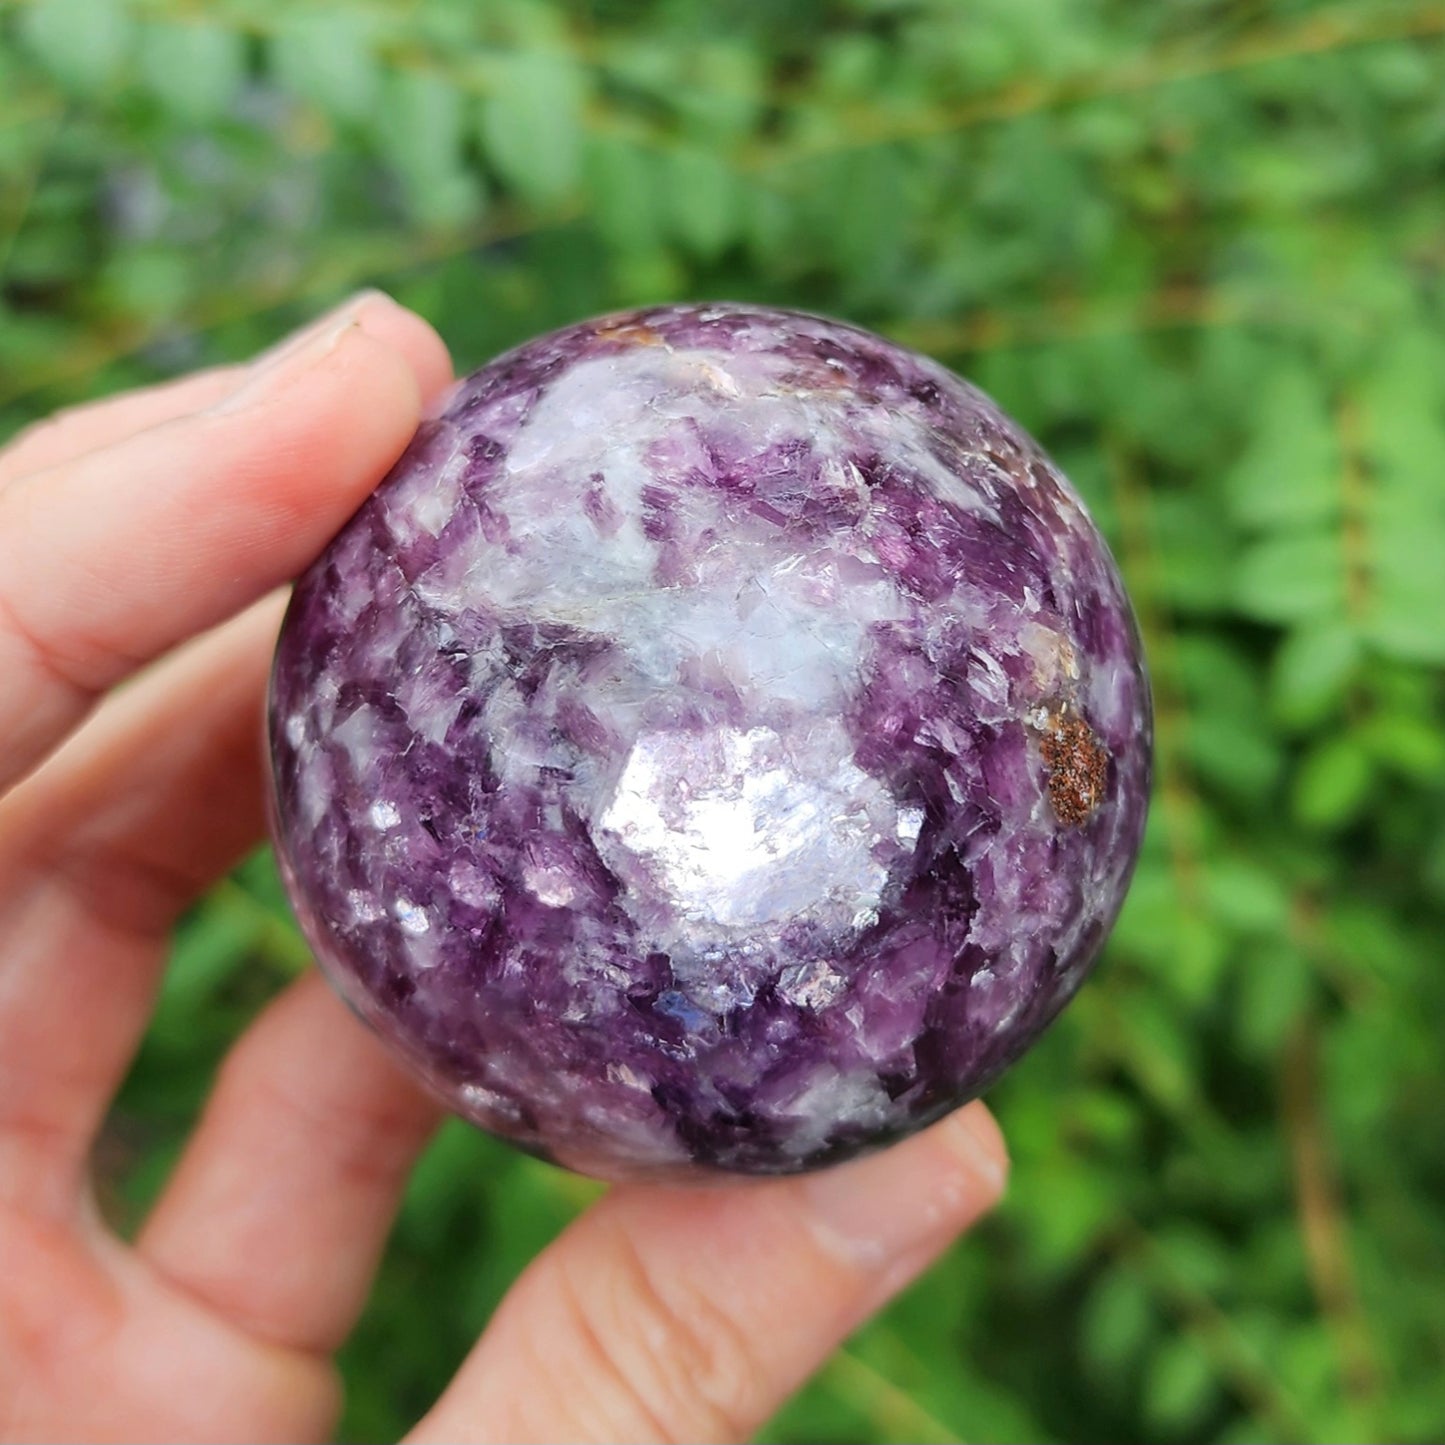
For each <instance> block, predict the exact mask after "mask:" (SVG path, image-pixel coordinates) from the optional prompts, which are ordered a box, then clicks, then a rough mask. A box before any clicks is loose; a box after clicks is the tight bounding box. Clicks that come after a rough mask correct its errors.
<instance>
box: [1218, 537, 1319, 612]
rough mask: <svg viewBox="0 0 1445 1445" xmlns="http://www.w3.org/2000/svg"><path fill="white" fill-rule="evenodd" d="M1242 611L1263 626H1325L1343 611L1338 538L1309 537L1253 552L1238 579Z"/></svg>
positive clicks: (1268, 542) (1260, 545)
mask: <svg viewBox="0 0 1445 1445" xmlns="http://www.w3.org/2000/svg"><path fill="white" fill-rule="evenodd" d="M1235 598H1236V600H1237V602H1238V605H1239V608H1240V610H1241V611H1242V612H1243V613H1244V614H1245V615H1246V616H1249V617H1255V618H1258V619H1259V620H1260V621H1262V622H1320V621H1322V620H1326V619H1332V618H1336V617H1338V616H1339V615H1340V614H1341V613H1342V612H1343V610H1344V564H1343V558H1342V556H1341V551H1340V540H1339V537H1338V536H1337V535H1336V534H1335V533H1333V532H1306V533H1303V534H1301V535H1293V534H1287V535H1283V536H1279V537H1269V538H1267V539H1265V540H1263V541H1260V542H1256V543H1254V544H1253V545H1252V546H1250V547H1249V548H1248V549H1247V550H1246V551H1245V553H1244V555H1243V556H1242V557H1241V559H1240V562H1239V570H1238V573H1237V574H1236V577H1235Z"/></svg>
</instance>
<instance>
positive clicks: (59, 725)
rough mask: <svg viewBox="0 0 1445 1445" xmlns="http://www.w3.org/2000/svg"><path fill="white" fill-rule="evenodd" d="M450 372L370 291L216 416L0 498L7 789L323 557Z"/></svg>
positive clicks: (177, 421) (87, 460)
mask: <svg viewBox="0 0 1445 1445" xmlns="http://www.w3.org/2000/svg"><path fill="white" fill-rule="evenodd" d="M448 375H449V371H448V363H447V362H446V359H445V353H444V352H443V351H442V350H441V343H440V342H439V341H438V340H437V339H436V337H435V334H434V333H433V332H432V331H431V329H430V328H429V327H428V326H427V325H426V323H425V322H423V321H421V320H420V319H419V318H417V317H414V316H412V315H411V313H409V312H406V311H403V310H402V309H401V308H400V307H398V306H396V304H395V303H394V302H391V301H389V300H387V299H386V298H385V297H383V296H380V295H379V294H376V293H372V294H370V295H367V296H365V297H363V298H362V299H361V300H360V301H359V302H358V303H357V304H356V305H354V306H353V307H352V308H350V310H349V312H348V313H347V314H345V315H344V316H342V317H340V318H333V320H332V323H331V324H330V325H328V326H324V327H323V328H322V329H321V330H320V331H319V332H312V333H308V334H306V335H305V336H303V337H302V338H300V339H299V340H298V342H297V343H296V344H295V345H293V346H291V347H288V348H286V349H284V350H283V351H282V352H281V353H279V354H278V355H274V356H272V357H271V358H269V360H268V363H267V364H265V365H263V366H261V367H260V368H259V369H256V370H254V371H251V372H249V373H248V375H247V378H246V380H245V381H244V383H243V384H242V386H241V387H240V389H239V390H237V391H235V392H233V393H231V394H230V395H228V396H227V397H226V398H225V399H224V400H222V401H221V402H219V403H217V404H216V405H214V406H212V407H210V408H208V409H205V410H202V411H198V412H192V413H189V414H187V415H184V416H182V417H178V418H173V419H171V420H169V421H164V422H161V423H160V424H158V425H155V426H152V427H150V428H149V429H148V430H144V431H141V432H138V433H136V434H134V435H131V436H128V437H125V438H123V439H122V440H120V441H117V442H115V443H114V444H112V445H110V446H105V447H102V448H101V449H100V450H98V451H90V452H86V453H85V454H84V455H81V456H79V457H76V458H73V459H72V460H70V461H67V462H63V463H61V464H59V465H56V466H52V467H50V468H48V469H46V470H43V471H39V472H32V473H30V474H29V475H27V476H25V477H22V478H20V479H19V480H17V481H14V482H12V483H11V484H10V485H9V486H7V487H6V488H4V490H0V677H3V678H4V679H5V680H6V685H5V688H4V692H3V695H0V788H3V787H4V786H5V784H6V783H7V782H9V781H11V780H13V779H14V778H15V777H17V776H19V775H20V774H21V773H22V772H23V771H24V770H25V769H26V768H27V767H29V766H30V765H31V764H32V763H33V762H34V761H35V760H36V759H37V758H38V757H40V756H41V755H42V754H43V752H44V751H45V750H46V749H47V748H48V747H49V746H51V745H53V743H54V742H55V741H56V740H57V739H58V738H59V737H60V736H61V735H62V734H63V733H64V732H65V731H66V730H67V729H68V728H69V727H70V726H72V725H73V724H74V722H75V721H76V720H77V718H78V717H79V716H80V715H81V714H82V713H83V712H84V711H85V709H86V708H87V707H88V706H89V704H90V703H91V701H92V700H93V699H94V697H95V696H96V694H97V693H98V692H100V691H101V690H103V689H104V688H106V687H109V686H110V685H111V684H112V683H114V682H115V681H117V680H118V679H119V678H120V677H122V676H124V675H125V674H126V673H127V672H129V671H131V670H133V669H134V668H135V666H136V665H137V664H138V663H140V662H141V661H144V660H146V659H149V658H151V657H154V656H155V655H156V654H158V653H160V652H162V651H164V650H165V649H166V648H168V647H170V646H172V645H173V644H174V643H176V642H177V641H179V640H181V639H182V638H185V637H187V636H190V635H191V634H193V633H195V632H198V631H200V630H202V629H204V628H206V627H209V626H212V625H213V624H215V623H216V622H218V621H219V620H221V619H222V618H224V617H227V616H229V615H230V614H231V613H233V612H235V611H237V610H238V609H239V608H241V607H243V606H245V605H246V604H247V603H248V602H250V601H252V600H254V599H255V598H256V597H258V596H260V595H262V594H263V593H265V592H266V591H268V590H270V589H271V588H272V587H274V586H275V585H277V584H278V583H280V582H282V581H284V580H286V579H288V578H289V577H291V576H293V575H295V573H297V572H298V571H300V570H301V568H302V567H304V566H305V565H306V564H307V563H308V562H310V561H311V559H312V558H313V557H314V556H315V555H316V554H317V553H318V552H319V551H320V550H321V548H322V547H323V545H324V544H325V543H326V541H327V540H328V539H329V538H330V537H331V536H332V534H333V533H335V532H336V531H337V529H338V528H339V527H340V526H341V524H342V523H343V522H344V521H345V520H346V518H347V517H348V516H349V515H350V514H351V513H352V512H353V511H354V510H355V508H356V507H357V505H358V504H359V503H360V502H361V500H362V499H363V498H364V497H365V496H366V494H367V493H368V492H369V491H370V490H371V489H372V488H373V487H374V486H375V484H376V483H377V482H378V481H379V480H380V479H381V477H382V476H383V475H384V473H385V472H386V470H387V468H388V467H389V466H390V465H391V463H392V462H393V461H395V460H396V458H397V456H398V455H399V454H400V453H401V451H402V449H403V448H404V447H405V445H406V443H407V441H408V440H409V439H410V437H411V435H412V433H413V431H414V430H415V428H416V425H417V423H418V421H419V419H420V417H421V411H422V406H423V400H424V397H425V395H426V394H427V393H429V392H434V391H435V390H437V389H438V388H439V387H440V386H441V385H443V384H444V383H445V380H446V377H447V376H448Z"/></svg>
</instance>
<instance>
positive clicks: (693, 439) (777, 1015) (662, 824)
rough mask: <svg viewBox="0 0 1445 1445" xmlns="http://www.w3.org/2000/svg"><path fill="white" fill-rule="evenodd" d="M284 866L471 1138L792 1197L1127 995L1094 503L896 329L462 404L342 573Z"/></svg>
mask: <svg viewBox="0 0 1445 1445" xmlns="http://www.w3.org/2000/svg"><path fill="white" fill-rule="evenodd" d="M271 742H272V748H273V755H274V775H275V798H274V803H275V821H276V836H277V841H278V844H279V848H278V852H279V855H280V859H281V864H282V869H283V873H284V875H285V877H286V880H287V884H288V887H289V890H290V894H291V898H292V901H293V903H294V905H295V908H296V911H297V914H298V916H299V918H300V921H301V924H302V927H303V929H304V931H305V933H306V935H307V937H308V939H309V941H310V943H311V944H312V946H313V947H314V948H315V950H316V954H317V956H318V958H319V959H320V961H321V963H322V965H323V967H324V968H325V970H326V972H327V973H328V974H329V976H330V977H331V979H332V981H333V982H334V983H335V984H336V986H337V987H338V988H339V989H340V991H341V993H342V994H343V995H344V996H345V997H346V999H347V1000H348V1001H349V1002H350V1003H351V1004H352V1005H353V1006H354V1008H355V1009H356V1010H357V1011H358V1012H359V1013H360V1014H361V1015H362V1016H363V1017H364V1018H365V1019H367V1020H368V1021H369V1022H370V1023H371V1024H372V1025H373V1026H374V1027H375V1028H376V1029H377V1030H378V1031H379V1033H380V1034H381V1035H382V1036H383V1037H384V1038H385V1039H387V1040H388V1041H389V1042H390V1043H392V1044H393V1045H394V1046H395V1047H396V1048H397V1049H399V1050H400V1051H401V1052H402V1053H403V1054H404V1055H405V1056H406V1057H407V1058H408V1059H409V1060H410V1061H411V1062H412V1064H413V1065H414V1067H415V1068H416V1069H417V1070H418V1071H419V1072H420V1074H421V1075H422V1076H423V1077H424V1078H425V1079H426V1080H427V1081H428V1082H429V1083H430V1084H431V1085H432V1087H433V1088H434V1089H436V1090H437V1091H438V1092H439V1093H440V1094H441V1095H442V1096H443V1097H444V1098H445V1099H446V1100H447V1101H448V1102H449V1103H450V1104H451V1105H452V1107H453V1108H455V1109H456V1110H457V1111H458V1112H459V1113H461V1114H463V1115H464V1116H466V1117H467V1118H469V1119H471V1120H473V1121H474V1122H476V1123H477V1124H479V1125H481V1126H482V1127H483V1128H485V1129H489V1130H492V1131H493V1132H495V1133H497V1134H501V1135H504V1136H506V1137H507V1138H509V1139H511V1140H513V1141H515V1142H516V1143H517V1144H519V1145H521V1146H522V1147H523V1148H525V1149H529V1150H532V1151H534V1152H536V1153H538V1154H542V1155H545V1156H547V1157H549V1158H552V1159H555V1160H557V1161H558V1162H560V1163H563V1164H567V1165H570V1166H572V1167H574V1168H577V1169H580V1170H584V1171H586V1172H590V1173H594V1174H598V1175H602V1176H607V1177H625V1176H639V1175H668V1174H676V1173H680V1172H685V1171H689V1170H697V1169H715V1170H728V1171H742V1172H749V1173H782V1172H791V1171H795V1170H800V1169H805V1168H809V1167H812V1166H816V1165H820V1164H824V1163H828V1162H831V1161H835V1160H839V1159H843V1158H846V1157H848V1156H849V1155H852V1154H855V1153H858V1152H860V1151H862V1150H864V1149H868V1148H872V1147H876V1146H878V1145H880V1144H883V1143H886V1142H888V1141H889V1140H892V1139H896V1138H898V1137H900V1136H902V1135H904V1134H907V1133H910V1132H911V1131H913V1130H915V1129H918V1128H920V1127H922V1126H923V1125H925V1124H927V1123H929V1122H930V1121H931V1120H933V1119H936V1118H937V1117H939V1116H940V1115H941V1114H943V1113H945V1112H946V1111H948V1110H949V1109H951V1108H953V1107H955V1106H956V1105H958V1104H960V1103H962V1102H964V1101H965V1100H967V1099H969V1098H971V1097H972V1096H974V1095H975V1094H977V1093H978V1092H979V1091H980V1090H981V1089H982V1088H984V1086H985V1085H987V1084H988V1083H989V1082H990V1081H991V1080H992V1079H994V1078H995V1077H996V1076H997V1075H998V1074H999V1073H1000V1071H1001V1070H1003V1069H1004V1068H1005V1067H1006V1066H1007V1065H1008V1064H1009V1063H1010V1062H1011V1061H1013V1060H1014V1059H1016V1058H1017V1057H1018V1056H1019V1054H1020V1053H1021V1052H1022V1051H1023V1050H1024V1049H1025V1048H1026V1047H1027V1046H1028V1044H1029V1043H1030V1042H1031V1041H1032V1040H1033V1039H1034V1038H1035V1037H1036V1036H1037V1035H1038V1034H1039V1032H1040V1031H1041V1030H1042V1029H1043V1028H1044V1026H1045V1025H1046V1024H1047V1023H1048V1022H1049V1021H1050V1020H1051V1019H1052V1018H1053V1017H1054V1015H1055V1014H1056V1013H1057V1012H1058V1011H1059V1009H1060V1008H1061V1007H1062V1006H1063V1004H1064V1003H1065V1002H1066V1001H1067V999H1068V998H1069V997H1070V996H1071V995H1072V994H1073V992H1074V991H1075V989H1076V988H1077V987H1078V986H1079V984H1080V983H1081V982H1082V980H1083V979H1084V977H1085V975H1086V974H1087V973H1088V971H1089V969H1090V967H1091V965H1092V964H1093V962H1094V959H1095V957H1096V955H1097V954H1098V951H1099V948H1100V945H1101V943H1102V942H1103V940H1104V937H1105V934H1106V933H1107V931H1108V929H1109V927H1110V925H1111V923H1112V921H1113V919H1114V916H1115V914H1116V912H1117V911H1118V908H1119V905H1120V903H1121V901H1122V898H1123V894H1124V890H1125V887H1126V886H1127V882H1128V878H1129V874H1130V871H1131V868H1132V866H1133V861H1134V857H1135V853H1136V851H1137V849H1138V846H1139V839H1140V833H1141V830H1142V827H1143V822H1144V813H1145V801H1146V795H1147V791H1148V778H1149V766H1150V714H1149V699H1148V688H1147V684H1146V681H1145V676H1144V673H1143V670H1142V666H1141V662H1140V656H1139V650H1138V642H1137V637H1136V632H1135V629H1134V625H1133V621H1132V618H1131V615H1130V611H1129V605H1128V602H1127V600H1126V598H1125V595H1124V591H1123V588H1122V586H1121V584H1120V580H1119V577H1118V574H1117V572H1116V570H1115V567H1114V564H1113V562H1112V560H1111V559H1110V557H1109V554H1108V551H1107V549H1106V548H1105V546H1104V544H1103V542H1102V541H1101V540H1100V537H1099V535H1098V533H1097V532H1096V530H1095V528H1094V526H1093V523H1092V522H1091V521H1090V519H1089V517H1088V516H1087V514H1086V513H1085V511H1084V508H1083V507H1082V505H1081V504H1080V502H1079V499H1078V497H1077V496H1076V495H1075V493H1074V492H1073V491H1072V489H1071V488H1070V487H1069V485H1068V483H1067V482H1066V481H1065V480H1064V479H1063V478H1062V477H1061V476H1060V474H1059V473H1058V472H1057V471H1056V470H1055V468H1054V467H1053V465H1052V464H1051V463H1050V462H1049V460H1048V458H1047V457H1045V456H1044V455H1043V454H1042V452H1041V451H1040V450H1039V448H1038V447H1037V445H1035V443H1034V442H1032V441H1031V440H1030V439H1029V437H1028V436H1027V435H1025V434H1024V433H1023V432H1022V431H1021V430H1020V429H1019V427H1018V426H1016V425H1015V424H1014V423H1013V422H1011V421H1010V420H1009V419H1008V418H1007V417H1006V416H1004V415H1003V414H1002V413H1001V412H1000V411H999V409H998V407H997V406H995V405H994V404H993V402H991V401H990V400H989V399H988V398H987V397H985V396H984V395H983V394H981V393H980V392H979V391H977V390H976V389H974V388H973V387H971V386H969V385H968V384H967V383H965V382H963V381H961V380H959V378H958V377H956V376H954V375H953V374H952V373H950V372H948V371H947V370H945V369H944V368H942V367H941V366H938V365H936V364H935V363H933V362H931V361H929V360H927V359H925V358H923V357H921V356H917V355H914V354H912V353H910V352H907V351H904V350H901V349H900V348H898V347H896V346H893V345H891V344H889V343H888V342H886V341H884V340H882V339H881V338H879V337H877V336H874V335H871V334H869V333H867V332H864V331H860V330H857V329H855V328H853V327H851V326H846V325H842V324H840V323H838V322H834V321H828V320H823V319H820V318H818V317H813V316H805V315H800V314H797V313H794V312H787V311H776V310H768V309H763V308H758V307H750V306H737V305H705V306H669V307H659V308H654V309H650V310H644V311H637V312H633V313H629V314H627V315H621V316H611V317H607V318H604V319H602V320H598V321H591V322H587V323H584V324H581V325H577V326H572V327H569V328H567V329H565V330H563V331H558V332H555V333H553V334H551V335H548V336H544V337H542V338H540V339H539V340H536V341H533V342H530V343H529V344H527V345H525V346H523V347H521V348H520V349H518V350H516V351H513V352H510V353H509V354H507V355H506V356H503V357H501V358H499V359H498V360H496V361H494V362H492V363H491V364H490V365H489V366H486V367H484V368H483V369H482V370H480V371H478V372H477V373H475V374H474V375H473V376H471V377H470V378H468V379H467V380H466V381H464V382H463V383H461V384H460V386H459V387H458V388H457V390H456V391H455V393H454V394H453V395H452V396H451V398H450V401H449V403H448V404H447V405H446V407H445V410H444V411H443V412H442V413H441V415H440V416H439V417H437V418H436V419H435V420H432V421H428V422H427V423H426V424H424V425H423V427H422V429H421V431H420V432H419V434H418V435H417V437H416V440H415V441H414V443H413V444H412V446H411V448H410V449H409V450H408V452H407V453H406V455H405V456H404V457H403V458H402V460H401V461H400V462H399V463H398V464H397V466H396V467H395V469H394V470H393V471H392V473H391V474H390V476H389V477H388V478H387V480H386V481H385V482H384V483H383V484H382V486H381V487H380V489H379V490H378V491H377V492H376V493H375V495H374V496H372V497H371V498H370V500H369V501H368V502H367V503H366V504H365V505H364V506H363V507H362V509H361V511H360V512H359V513H358V514H357V516H356V517H355V518H354V520H353V521H352V522H351V523H350V524H349V525H348V526H347V527H346V529H345V530H344V531H343V532H342V533H341V535H340V536H339V537H338V538H337V539H336V541H335V542H334V543H333V544H332V546H331V547H330V548H329V550H328V551H327V552H326V553H325V555H324V556H323V557H322V558H321V559H320V560H319V561H318V562H317V563H316V564H315V565H314V566H313V567H312V568H311V569H310V571H309V572H308V573H307V574H306V575H305V577H303V578H302V580H301V582H300V585H299V587H298V589H297V591H296V595H295V600H294V602H293V604H292V607H291V611H290V614H289V616H288V618H287V621H286V624H285V628H284V630H283V633H282V637H281V641H280V646H279V651H278V654H277V660H276V668H275V675H274V678H273V685H272V700H271Z"/></svg>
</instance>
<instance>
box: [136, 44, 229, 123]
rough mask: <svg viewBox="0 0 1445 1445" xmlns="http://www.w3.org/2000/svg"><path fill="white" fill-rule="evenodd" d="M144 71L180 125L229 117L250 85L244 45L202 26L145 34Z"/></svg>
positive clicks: (141, 61) (144, 75)
mask: <svg viewBox="0 0 1445 1445" xmlns="http://www.w3.org/2000/svg"><path fill="white" fill-rule="evenodd" d="M140 70H141V74H142V76H143V77H144V79H145V81H146V84H147V85H148V86H149V87H150V89H151V90H152V91H153V92H154V93H155V95H156V96H157V98H158V99H159V100H160V101H161V103H162V104H163V105H165V106H166V107H167V109H169V110H170V111H171V112H172V113H173V114H175V115H176V116H177V117H178V118H179V119H181V120H184V121H189V122H192V123H195V122H197V121H204V120H210V119H212V118H214V117H216V116H221V115H225V114H226V112H227V111H228V110H229V109H230V106H231V102H232V101H233V100H234V99H235V96H236V92H237V90H238V89H239V88H240V85H241V82H242V80H244V79H245V74H246V53H245V48H244V43H243V41H242V37H241V36H240V34H238V33H237V32H236V31H234V30H231V29H228V28H227V27H225V26H222V25H213V24H210V23H208V22H206V21H203V20H188V21H184V22H172V23H162V24H156V25H148V26H146V27H145V28H144V29H143V30H142V31H141V44H140Z"/></svg>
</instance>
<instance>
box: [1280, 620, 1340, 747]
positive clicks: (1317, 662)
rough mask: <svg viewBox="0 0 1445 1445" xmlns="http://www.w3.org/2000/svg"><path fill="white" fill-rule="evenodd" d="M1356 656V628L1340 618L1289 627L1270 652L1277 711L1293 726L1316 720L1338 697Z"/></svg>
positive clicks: (1305, 724) (1332, 707)
mask: <svg viewBox="0 0 1445 1445" xmlns="http://www.w3.org/2000/svg"><path fill="white" fill-rule="evenodd" d="M1361 656H1362V652H1361V647H1360V638H1359V635H1358V633H1357V632H1356V631H1355V629H1354V628H1352V627H1351V626H1350V625H1349V624H1348V623H1346V622H1343V621H1341V620H1339V619H1329V620H1325V621H1321V622H1316V623H1307V624H1306V625H1305V626H1303V627H1300V628H1298V629H1297V630H1295V631H1293V632H1291V633H1289V634H1288V636H1286V637H1285V639H1284V641H1283V642H1282V643H1281V644H1280V647H1279V650H1278V652H1276V653H1275V657H1274V668H1273V671H1272V675H1271V678H1270V692H1271V698H1272V701H1273V703H1274V710H1275V714H1276V716H1278V717H1279V718H1280V719H1281V720H1282V721H1283V722H1285V723H1287V724H1289V725H1291V726H1294V727H1304V726H1308V725H1309V724H1311V723H1315V722H1319V721H1320V720H1321V719H1322V718H1324V717H1326V716H1327V715H1328V714H1329V713H1330V712H1331V711H1332V710H1333V709H1334V708H1336V707H1337V706H1338V705H1339V703H1340V702H1341V700H1342V699H1343V697H1344V694H1345V690H1346V688H1347V687H1348V686H1349V684H1350V681H1351V680H1352V679H1353V678H1354V677H1355V675H1356V672H1357V669H1358V666H1359V663H1360V660H1361Z"/></svg>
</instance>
